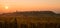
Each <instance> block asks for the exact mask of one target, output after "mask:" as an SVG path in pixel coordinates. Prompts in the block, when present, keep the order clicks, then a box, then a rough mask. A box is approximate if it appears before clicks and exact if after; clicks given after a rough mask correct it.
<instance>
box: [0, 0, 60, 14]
mask: <svg viewBox="0 0 60 28" xmlns="http://www.w3.org/2000/svg"><path fill="white" fill-rule="evenodd" d="M16 10H17V11H46V10H50V11H55V12H57V13H59V12H60V0H0V12H1V13H3V12H15V11H16Z"/></svg>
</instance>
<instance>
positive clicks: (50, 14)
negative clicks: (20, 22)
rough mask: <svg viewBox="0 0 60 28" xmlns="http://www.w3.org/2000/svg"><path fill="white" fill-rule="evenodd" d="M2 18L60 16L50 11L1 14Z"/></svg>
mask: <svg viewBox="0 0 60 28" xmlns="http://www.w3.org/2000/svg"><path fill="white" fill-rule="evenodd" d="M2 15H4V16H44V15H45V16H60V14H56V13H54V12H52V11H26V12H14V13H6V14H2Z"/></svg>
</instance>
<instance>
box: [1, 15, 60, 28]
mask: <svg viewBox="0 0 60 28" xmlns="http://www.w3.org/2000/svg"><path fill="white" fill-rule="evenodd" d="M0 28H60V16H59V15H48V14H47V15H45V14H43V15H34V16H32V15H29V16H27V15H21V14H20V15H18V14H17V15H7V16H6V15H3V16H0Z"/></svg>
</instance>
